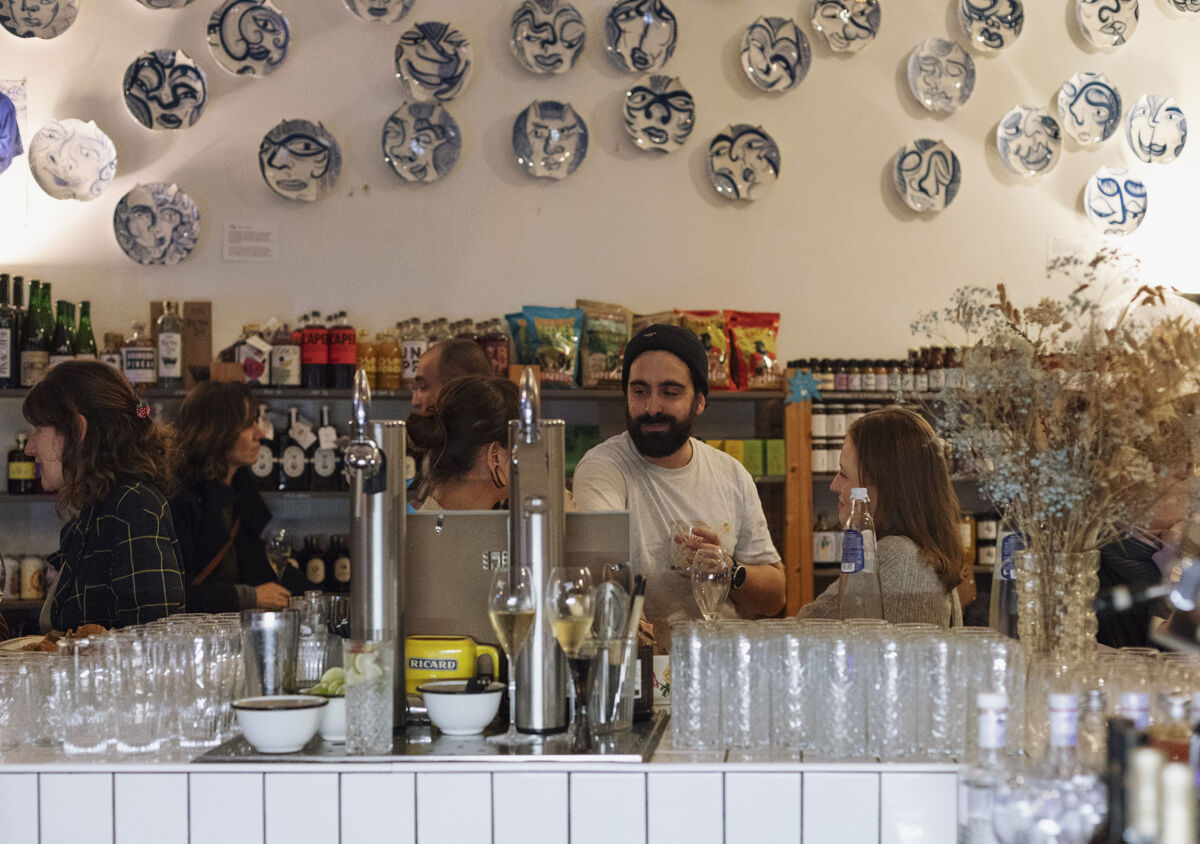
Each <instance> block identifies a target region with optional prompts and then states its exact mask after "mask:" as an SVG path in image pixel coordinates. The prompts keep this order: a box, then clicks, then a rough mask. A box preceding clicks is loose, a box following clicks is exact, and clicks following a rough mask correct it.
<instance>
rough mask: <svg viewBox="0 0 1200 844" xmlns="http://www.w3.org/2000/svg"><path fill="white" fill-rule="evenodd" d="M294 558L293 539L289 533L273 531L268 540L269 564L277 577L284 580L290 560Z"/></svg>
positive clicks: (283, 530) (280, 530)
mask: <svg viewBox="0 0 1200 844" xmlns="http://www.w3.org/2000/svg"><path fill="white" fill-rule="evenodd" d="M291 556H292V539H291V537H290V536H288V535H287V531H286V530H285V529H283V528H280V529H279V530H277V531H273V532H272V533H271V535H270V536H269V537H268V538H267V562H269V563H270V564H271V569H272V570H273V571H274V572H275V577H277V578H280V579H282V578H283V573H284V571H286V570H287V567H288V558H289V557H291Z"/></svg>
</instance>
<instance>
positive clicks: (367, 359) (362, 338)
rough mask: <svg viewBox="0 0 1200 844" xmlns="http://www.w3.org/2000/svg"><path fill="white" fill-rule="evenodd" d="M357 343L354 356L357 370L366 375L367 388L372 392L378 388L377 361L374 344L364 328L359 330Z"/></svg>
mask: <svg viewBox="0 0 1200 844" xmlns="http://www.w3.org/2000/svg"><path fill="white" fill-rule="evenodd" d="M357 343H358V347H357V349H356V350H355V355H356V356H357V358H358V368H359V369H361V370H362V371H363V372H365V373H366V374H367V386H368V387H370V388H371V389H372V390H374V389H376V388H378V386H379V360H378V358H376V357H375V344H374V343H372V342H371V333H370V332H369V331H367V329H365V328H360V329H359V330H358V340H357Z"/></svg>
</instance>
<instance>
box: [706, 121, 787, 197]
mask: <svg viewBox="0 0 1200 844" xmlns="http://www.w3.org/2000/svg"><path fill="white" fill-rule="evenodd" d="M779 165H780V157H779V145H778V144H776V143H775V139H774V138H772V137H771V136H770V135H768V134H767V132H766V130H765V129H763V127H761V126H750V125H748V124H746V123H735V124H732V125H730V126H726V127H725V128H724V129H722V130H721V131H720V132H719V133H717V136H716V137H715V138H713V139H712V140H711V141H709V144H708V178H709V181H711V182H712V186H713V188H714V189H715V190H716V191H717V193H719V194H720V195H721V196H723V197H725V198H726V199H730V200H737V199H762V198H763V197H764V196H766V195H767V193H768V192H769V191H770V190H771V188H772V187H774V185H775V182H776V181H778V180H779Z"/></svg>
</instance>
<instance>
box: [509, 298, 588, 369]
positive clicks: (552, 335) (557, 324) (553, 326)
mask: <svg viewBox="0 0 1200 844" xmlns="http://www.w3.org/2000/svg"><path fill="white" fill-rule="evenodd" d="M523 313H524V314H525V320H526V322H527V323H528V324H529V326H530V328H531V329H532V330H531V331H530V332H529V333H530V339H531V341H532V342H533V343H535V344H536V348H537V351H536V353H535V355H534V359H533V360H532V361H530V363H536V364H537V365H538V366H540V367H541V368H542V386H543V387H574V386H577V385H578V382H579V339H580V337H581V336H582V335H583V311H581V310H579V309H578V308H542V307H536V306H531V305H526V306H525V308H524V310H523Z"/></svg>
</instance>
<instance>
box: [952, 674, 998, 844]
mask: <svg viewBox="0 0 1200 844" xmlns="http://www.w3.org/2000/svg"><path fill="white" fill-rule="evenodd" d="M977 701H978V705H979V744H978V750H977V752H976V756H975V764H974V765H972V766H971V767H970V768H969V769H967V772H966V773H965V774H964V775H963V777H962V780H961V785H960V786H959V812H958V841H959V844H996V842H997V841H998V839H997V838H996V833H995V828H994V826H993V821H994V816H995V810H996V798H997V795H998V794H999V793H1000V792H1001V790H1002V789H1003V788H1004V785H1005V782H1006V781H1007V780H1008V776H1009V765H1008V759H1007V757H1006V756H1005V753H1004V747H1005V740H1006V735H1005V733H1006V730H1007V725H1008V698H1007V697H1006V696H1005V695H1002V694H994V693H990V692H981V693H980V694H979V695H978V696H977Z"/></svg>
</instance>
